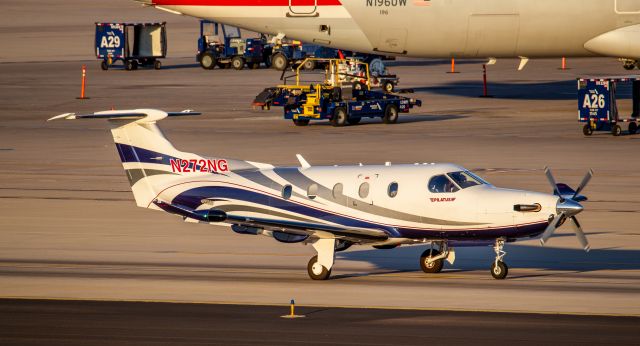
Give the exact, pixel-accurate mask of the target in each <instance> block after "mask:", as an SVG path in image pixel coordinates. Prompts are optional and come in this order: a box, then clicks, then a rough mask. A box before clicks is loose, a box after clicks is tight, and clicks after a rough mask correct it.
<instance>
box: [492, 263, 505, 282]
mask: <svg viewBox="0 0 640 346" xmlns="http://www.w3.org/2000/svg"><path fill="white" fill-rule="evenodd" d="M507 274H509V267H507V264H506V263H504V262H502V261H498V265H497V266H496V262H493V263H492V264H491V276H493V278H494V279H496V280H502V279H504V278H506V277H507Z"/></svg>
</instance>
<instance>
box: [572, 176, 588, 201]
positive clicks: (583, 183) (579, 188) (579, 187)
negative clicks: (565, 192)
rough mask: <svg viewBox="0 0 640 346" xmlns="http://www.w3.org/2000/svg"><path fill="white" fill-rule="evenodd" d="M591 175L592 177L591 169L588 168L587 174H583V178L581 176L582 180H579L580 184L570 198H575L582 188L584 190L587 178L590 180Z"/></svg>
mask: <svg viewBox="0 0 640 346" xmlns="http://www.w3.org/2000/svg"><path fill="white" fill-rule="evenodd" d="M591 177H593V170H591V169H590V170H589V171H588V172H587V174H586V175H585V176H584V178H582V181H581V182H580V185H579V186H578V188H577V189H576V193H574V194H573V197H571V199H574V198H576V196H577V195H579V194H580V192H582V190H584V188H585V187H586V186H587V184H588V183H589V180H591Z"/></svg>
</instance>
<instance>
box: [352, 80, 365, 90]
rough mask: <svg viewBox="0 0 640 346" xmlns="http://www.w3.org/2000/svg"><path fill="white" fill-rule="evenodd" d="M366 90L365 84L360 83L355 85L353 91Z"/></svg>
mask: <svg viewBox="0 0 640 346" xmlns="http://www.w3.org/2000/svg"><path fill="white" fill-rule="evenodd" d="M364 89H365V85H364V83H360V82H354V83H353V90H364Z"/></svg>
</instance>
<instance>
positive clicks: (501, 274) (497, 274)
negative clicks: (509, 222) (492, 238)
mask: <svg viewBox="0 0 640 346" xmlns="http://www.w3.org/2000/svg"><path fill="white" fill-rule="evenodd" d="M504 243H505V241H504V239H496V245H494V246H493V251H495V253H496V260H495V261H494V262H493V263H492V264H491V276H493V278H494V279H496V280H502V279H504V278H506V277H507V274H508V273H509V267H507V264H506V263H504V262H502V258H504V256H505V255H506V254H507V253H506V252H505V251H504V250H502V248H503V247H504Z"/></svg>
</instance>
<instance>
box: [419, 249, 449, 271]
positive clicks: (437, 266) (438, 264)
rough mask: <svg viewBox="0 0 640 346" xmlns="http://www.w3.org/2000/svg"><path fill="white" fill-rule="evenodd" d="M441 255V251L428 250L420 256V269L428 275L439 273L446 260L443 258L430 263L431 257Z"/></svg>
mask: <svg viewBox="0 0 640 346" xmlns="http://www.w3.org/2000/svg"><path fill="white" fill-rule="evenodd" d="M439 254H440V251H438V250H436V249H427V250H425V251H424V252H423V253H422V255H421V256H420V268H422V271H423V272H425V273H428V274H433V273H439V272H441V271H442V267H443V266H444V260H443V259H442V258H441V259H439V260H435V261H432V262H428V259H429V257H435V256H438V255H439Z"/></svg>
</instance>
